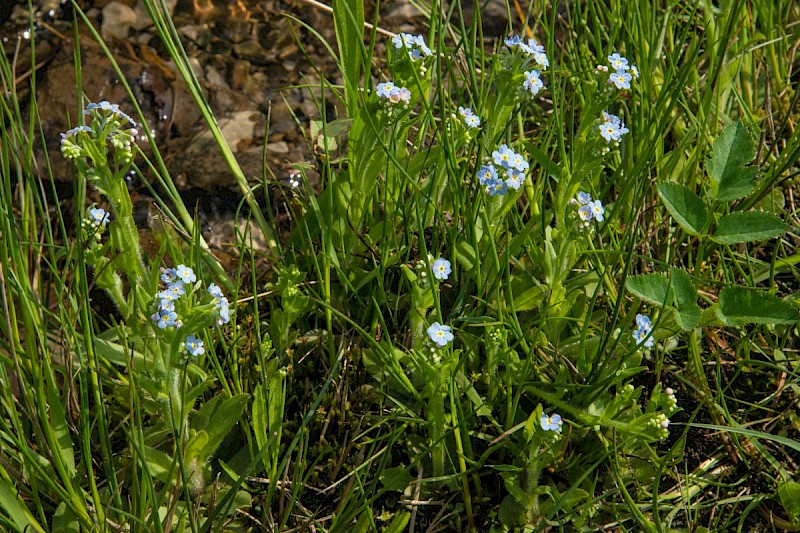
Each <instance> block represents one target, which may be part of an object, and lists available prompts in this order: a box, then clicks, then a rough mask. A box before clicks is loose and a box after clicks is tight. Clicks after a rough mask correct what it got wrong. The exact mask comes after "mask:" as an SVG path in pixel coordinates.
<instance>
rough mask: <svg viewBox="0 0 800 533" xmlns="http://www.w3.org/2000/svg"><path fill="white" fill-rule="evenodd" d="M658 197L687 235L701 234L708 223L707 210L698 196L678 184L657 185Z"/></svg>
mask: <svg viewBox="0 0 800 533" xmlns="http://www.w3.org/2000/svg"><path fill="white" fill-rule="evenodd" d="M658 195H659V196H660V197H661V200H662V201H663V202H664V205H665V206H667V210H668V211H669V213H670V214H671V215H672V216H673V218H675V220H676V221H677V222H678V224H680V225H681V227H682V228H683V229H684V230H686V232H687V233H689V234H690V235H695V236H699V235H701V234H702V232H703V231H704V230H705V227H706V223H707V222H708V209H707V208H706V205H705V204H704V203H703V200H701V199H700V197H699V196H697V195H696V194H695V193H693V192H692V191H690V190H689V189H687V188H686V187H684V186H683V185H680V184H678V183H659V184H658Z"/></svg>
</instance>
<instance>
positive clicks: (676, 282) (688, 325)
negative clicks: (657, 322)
mask: <svg viewBox="0 0 800 533" xmlns="http://www.w3.org/2000/svg"><path fill="white" fill-rule="evenodd" d="M670 274H671V276H672V291H673V295H674V300H675V307H676V311H677V312H676V313H675V320H676V321H677V322H678V325H679V326H680V327H681V329H682V330H684V331H689V330H691V329H694V328H696V327H697V324H699V323H700V316H701V315H702V312H703V310H702V309H700V306H699V305H697V288H696V287H695V286H694V282H693V281H692V278H691V276H689V274H687V273H686V271H685V270H683V269H681V268H676V267H672V268H670Z"/></svg>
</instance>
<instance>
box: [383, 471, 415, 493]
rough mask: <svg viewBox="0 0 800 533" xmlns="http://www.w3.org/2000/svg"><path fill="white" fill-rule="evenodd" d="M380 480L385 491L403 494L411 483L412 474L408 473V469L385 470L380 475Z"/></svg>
mask: <svg viewBox="0 0 800 533" xmlns="http://www.w3.org/2000/svg"><path fill="white" fill-rule="evenodd" d="M380 480H381V483H382V484H383V488H384V489H386V490H392V491H396V492H403V491H404V490H405V489H406V487H407V486H408V484H409V483H411V474H409V473H408V468H407V467H405V466H397V467H394V468H387V469H386V470H384V471H383V472H382V473H381V475H380Z"/></svg>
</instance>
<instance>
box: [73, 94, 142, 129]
mask: <svg viewBox="0 0 800 533" xmlns="http://www.w3.org/2000/svg"><path fill="white" fill-rule="evenodd" d="M94 109H100V110H102V111H107V112H109V113H113V114H115V115H119V116H120V117H122V118H124V119H125V120H127V121H128V122H130V124H131V126H133V127H134V128H135V127H136V121H134V120H133V119H132V118H131V117H130V116H128V115H127V114H125V113H123V112H122V110H120V108H119V106H118V105H117V104H112V103H110V102H109V101H108V100H103V101H102V102H100V103H98V104H94V103H89V104H88V105H87V106H86V109H84V110H83V114H84V115H88V114H89V112H90V111H92V110H94Z"/></svg>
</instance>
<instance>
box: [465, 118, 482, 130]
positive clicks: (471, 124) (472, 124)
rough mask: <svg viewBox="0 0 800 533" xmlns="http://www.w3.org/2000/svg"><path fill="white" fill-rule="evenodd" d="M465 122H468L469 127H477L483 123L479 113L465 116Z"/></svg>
mask: <svg viewBox="0 0 800 533" xmlns="http://www.w3.org/2000/svg"><path fill="white" fill-rule="evenodd" d="M464 124H466V125H467V127H468V128H477V127H479V126H480V125H481V119H480V117H479V116H478V115H469V116H468V117H465V118H464Z"/></svg>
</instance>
